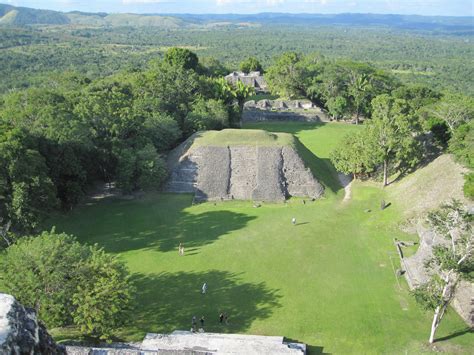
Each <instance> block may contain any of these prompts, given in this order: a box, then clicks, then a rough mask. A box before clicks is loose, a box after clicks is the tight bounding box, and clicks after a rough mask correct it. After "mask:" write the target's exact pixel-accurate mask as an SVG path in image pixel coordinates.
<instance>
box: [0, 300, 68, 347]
mask: <svg viewBox="0 0 474 355" xmlns="http://www.w3.org/2000/svg"><path fill="white" fill-rule="evenodd" d="M0 354H2V355H3V354H14V355H17V354H48V355H56V354H58V355H60V354H61V355H62V354H66V350H65V349H64V348H63V347H61V346H58V345H56V343H55V342H54V341H53V338H51V336H50V335H49V334H48V332H47V331H46V328H45V327H44V326H43V324H41V322H40V321H39V320H38V318H37V317H36V313H35V311H34V310H32V309H28V308H25V307H23V306H22V305H21V304H20V303H18V302H17V301H16V300H15V298H14V297H13V296H10V295H7V294H4V293H0Z"/></svg>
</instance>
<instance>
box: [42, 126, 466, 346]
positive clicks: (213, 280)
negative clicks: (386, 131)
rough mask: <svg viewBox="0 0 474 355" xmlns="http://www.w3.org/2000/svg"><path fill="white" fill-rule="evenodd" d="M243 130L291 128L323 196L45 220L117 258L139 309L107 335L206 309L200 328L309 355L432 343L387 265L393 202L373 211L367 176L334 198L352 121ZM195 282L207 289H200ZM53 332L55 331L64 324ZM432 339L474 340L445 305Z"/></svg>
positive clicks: (394, 234) (136, 331) (87, 209)
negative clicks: (273, 341)
mask: <svg viewBox="0 0 474 355" xmlns="http://www.w3.org/2000/svg"><path fill="white" fill-rule="evenodd" d="M248 127H249V128H261V129H268V130H270V131H274V132H289V133H293V134H295V135H296V136H297V137H298V138H299V140H300V142H301V145H300V147H299V150H300V152H301V154H303V156H304V157H305V159H307V161H308V163H309V165H310V166H311V168H312V170H313V171H314V172H315V174H316V175H317V176H318V178H319V179H320V180H321V181H322V182H323V183H324V184H325V185H326V186H327V188H326V197H325V198H323V199H321V200H318V201H316V202H310V201H307V202H306V203H305V204H303V201H302V199H292V200H290V201H289V202H288V203H286V204H263V205H262V206H261V207H260V208H254V207H253V204H252V202H246V201H241V202H239V201H233V202H222V203H221V202H219V203H216V204H214V203H204V204H199V205H192V196H190V195H172V194H158V193H156V194H149V195H147V196H146V197H144V198H141V199H135V200H131V201H125V200H103V201H99V202H91V203H88V204H86V205H84V206H82V207H78V208H76V209H75V210H74V211H72V212H71V213H68V214H65V215H58V216H56V217H54V218H53V219H52V220H51V221H50V225H51V226H52V225H54V226H56V229H57V231H65V232H67V233H71V234H74V235H75V236H77V238H78V239H79V240H80V241H81V242H84V243H98V244H99V245H101V246H103V247H104V248H105V249H106V250H107V251H109V252H111V253H116V254H118V255H119V256H120V258H122V259H123V260H124V261H125V262H126V263H127V265H128V267H129V269H130V271H131V273H132V274H133V278H134V280H135V283H136V287H137V306H136V310H135V312H134V314H133V315H132V317H131V319H130V323H129V324H128V325H127V326H126V327H125V328H124V329H122V330H121V331H120V332H119V333H118V334H117V335H118V336H119V337H121V338H122V339H124V340H141V339H142V337H143V336H144V335H145V333H147V332H170V331H173V330H175V329H182V330H188V329H190V327H191V318H192V316H193V315H195V316H196V317H197V318H198V319H199V318H200V317H201V316H203V315H204V316H205V319H206V322H205V329H206V331H209V332H238V333H247V334H263V335H283V336H285V337H287V338H289V339H292V340H295V341H301V342H305V343H307V344H309V345H310V347H309V350H310V354H318V353H337V354H348V353H352V354H382V353H385V354H405V353H410V354H419V353H425V352H430V351H431V348H430V347H429V346H428V345H427V339H428V335H429V329H430V324H431V323H430V322H431V314H430V313H429V312H425V311H423V310H422V309H421V308H420V307H419V306H417V305H416V304H415V302H414V301H413V299H412V297H411V296H410V295H409V292H408V290H407V287H406V284H405V282H404V280H403V279H400V280H397V278H396V277H395V274H394V271H395V269H396V268H397V267H398V264H399V263H398V259H397V258H398V256H397V254H396V251H395V248H394V246H393V238H399V239H413V238H416V237H415V236H410V235H405V234H403V233H402V232H401V231H400V229H399V228H398V224H399V223H400V222H402V220H401V217H400V216H401V211H400V210H399V208H398V206H397V205H396V204H392V206H390V207H389V208H388V209H386V210H384V211H380V208H379V206H380V201H381V199H383V198H386V196H384V191H383V190H382V189H380V188H379V187H378V186H376V185H374V184H362V183H355V184H353V193H352V199H351V200H350V201H349V202H342V198H343V195H344V191H343V189H342V188H341V187H340V186H339V185H338V183H337V180H336V176H335V171H334V169H333V168H332V167H331V165H330V162H329V159H328V157H329V152H330V151H331V150H332V149H333V148H334V147H335V146H336V145H337V144H338V142H339V140H340V139H341V138H342V137H343V136H344V135H345V134H346V133H348V132H350V131H353V130H356V129H358V127H355V126H350V125H343V124H326V125H314V124H297V123H282V124H256V125H251V126H248ZM387 202H390V201H387ZM367 209H370V210H371V212H366V210H367ZM293 217H295V218H296V219H297V224H296V225H292V224H291V219H292V218H293ZM180 242H182V243H184V246H185V256H182V257H181V256H179V255H178V245H179V243H180ZM204 282H206V283H207V284H208V291H207V294H205V295H202V294H201V292H200V291H201V286H202V284H203V283H204ZM221 311H224V312H227V313H228V315H229V324H228V325H220V324H219V321H218V316H219V313H220V312H221ZM55 334H56V335H57V336H58V339H62V338H64V337H65V336H66V335H67V332H66V333H65V332H63V331H61V330H59V331H58V330H56V331H55ZM437 337H438V339H439V341H438V342H437V343H436V347H437V349H438V350H440V349H441V350H444V351H447V352H449V353H466V354H467V353H472V350H473V348H474V336H473V334H472V333H469V332H468V331H467V329H466V325H465V324H464V323H463V322H462V320H461V318H460V317H458V316H457V314H455V313H454V312H449V313H448V314H447V315H446V318H445V319H444V320H443V323H442V325H441V326H440V328H439V332H438V334H437Z"/></svg>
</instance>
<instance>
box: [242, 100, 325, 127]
mask: <svg viewBox="0 0 474 355" xmlns="http://www.w3.org/2000/svg"><path fill="white" fill-rule="evenodd" d="M242 121H244V122H252V121H257V122H258V121H295V122H329V121H330V117H329V115H328V114H327V113H326V111H324V110H323V109H321V108H320V107H317V106H315V105H314V104H313V103H311V101H308V100H289V101H282V100H260V101H258V102H255V101H248V102H246V103H245V105H244V112H243V114H242Z"/></svg>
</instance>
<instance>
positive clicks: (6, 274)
mask: <svg viewBox="0 0 474 355" xmlns="http://www.w3.org/2000/svg"><path fill="white" fill-rule="evenodd" d="M0 270H1V271H0V272H1V274H2V279H3V283H4V286H5V288H6V290H7V291H8V292H9V293H11V294H12V295H14V296H15V297H16V298H17V299H18V301H19V302H21V303H22V304H24V305H25V306H27V307H32V308H35V309H36V311H37V313H38V315H39V318H40V319H41V320H42V321H44V322H45V323H46V325H47V326H48V327H57V326H66V325H77V326H79V329H80V330H81V331H82V332H83V334H85V335H91V336H95V337H98V338H104V339H109V338H110V336H111V335H112V330H113V329H116V328H117V327H118V326H119V325H120V324H122V323H123V322H125V321H126V320H127V318H128V315H127V314H128V311H129V310H130V306H131V305H132V298H133V292H134V289H133V286H132V285H131V282H130V280H129V275H128V272H127V270H126V268H125V266H124V264H123V263H122V262H121V261H119V260H118V259H117V258H116V257H114V256H111V255H108V254H106V253H104V251H103V250H102V249H99V248H98V247H97V246H84V245H81V244H79V243H78V242H77V241H76V240H75V239H74V238H73V237H71V236H69V235H66V234H57V233H55V232H54V231H51V232H43V233H42V234H41V235H39V236H36V237H28V238H23V239H21V240H19V241H18V242H16V243H15V244H13V245H12V246H10V247H9V248H8V249H7V250H6V253H5V255H4V258H2V260H1V269H0Z"/></svg>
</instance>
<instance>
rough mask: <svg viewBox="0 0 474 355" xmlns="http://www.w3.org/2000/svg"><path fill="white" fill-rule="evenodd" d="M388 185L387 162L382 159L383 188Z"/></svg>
mask: <svg viewBox="0 0 474 355" xmlns="http://www.w3.org/2000/svg"><path fill="white" fill-rule="evenodd" d="M387 185H388V161H387V159H384V161H383V186H384V187H385V186H387Z"/></svg>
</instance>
